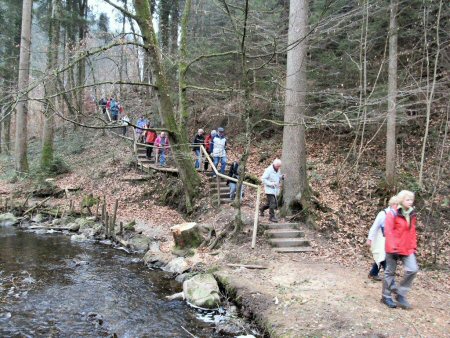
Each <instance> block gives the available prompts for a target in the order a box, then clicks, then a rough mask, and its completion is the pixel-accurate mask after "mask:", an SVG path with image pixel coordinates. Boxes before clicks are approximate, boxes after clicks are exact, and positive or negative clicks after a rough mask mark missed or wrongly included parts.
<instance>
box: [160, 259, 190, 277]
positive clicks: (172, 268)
mask: <svg viewBox="0 0 450 338" xmlns="http://www.w3.org/2000/svg"><path fill="white" fill-rule="evenodd" d="M163 270H164V271H167V272H171V273H176V274H177V275H180V274H182V273H183V272H185V271H187V270H189V264H188V263H187V262H186V260H185V259H184V258H183V257H177V258H174V259H172V260H171V261H170V262H169V263H168V264H167V265H166V266H165V267H163Z"/></svg>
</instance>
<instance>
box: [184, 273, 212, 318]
mask: <svg viewBox="0 0 450 338" xmlns="http://www.w3.org/2000/svg"><path fill="white" fill-rule="evenodd" d="M183 293H184V296H185V298H186V300H187V301H188V302H189V303H190V304H192V305H194V306H197V307H201V308H207V309H215V308H217V307H219V305H220V295H219V285H218V284H217V281H216V280H215V278H214V277H213V275H211V274H208V273H205V274H198V275H196V276H194V277H192V278H191V279H188V280H186V281H185V282H184V283H183Z"/></svg>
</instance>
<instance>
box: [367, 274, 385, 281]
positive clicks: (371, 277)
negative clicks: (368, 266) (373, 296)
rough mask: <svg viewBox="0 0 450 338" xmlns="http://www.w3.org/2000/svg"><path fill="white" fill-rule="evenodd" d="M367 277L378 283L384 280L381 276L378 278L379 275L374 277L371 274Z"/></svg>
mask: <svg viewBox="0 0 450 338" xmlns="http://www.w3.org/2000/svg"><path fill="white" fill-rule="evenodd" d="M367 277H368V278H369V279H371V280H373V281H376V282H381V281H382V280H383V278H381V277H380V276H378V275H376V276H374V275H371V274H370V273H369V275H368V276H367Z"/></svg>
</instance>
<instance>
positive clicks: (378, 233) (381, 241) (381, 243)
mask: <svg viewBox="0 0 450 338" xmlns="http://www.w3.org/2000/svg"><path fill="white" fill-rule="evenodd" d="M396 207H397V197H396V196H394V197H391V199H390V200H389V204H388V207H387V208H386V209H383V210H381V211H380V212H379V213H378V215H377V217H376V218H375V221H374V222H373V224H372V227H371V228H370V230H369V235H368V236H367V242H366V244H367V245H368V246H369V247H370V250H371V251H372V255H373V259H374V261H375V262H374V263H373V265H372V269H371V270H370V272H369V275H368V277H369V279H372V280H375V281H382V280H383V279H382V278H381V277H380V276H379V275H378V274H379V272H380V268H381V267H383V270H386V250H385V244H386V240H385V238H384V224H385V221H386V215H387V214H388V212H392V211H393V208H396Z"/></svg>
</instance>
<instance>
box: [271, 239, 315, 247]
mask: <svg viewBox="0 0 450 338" xmlns="http://www.w3.org/2000/svg"><path fill="white" fill-rule="evenodd" d="M269 243H270V244H271V245H272V246H276V247H278V248H284V247H298V246H309V241H308V240H307V239H301V238H271V239H269Z"/></svg>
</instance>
